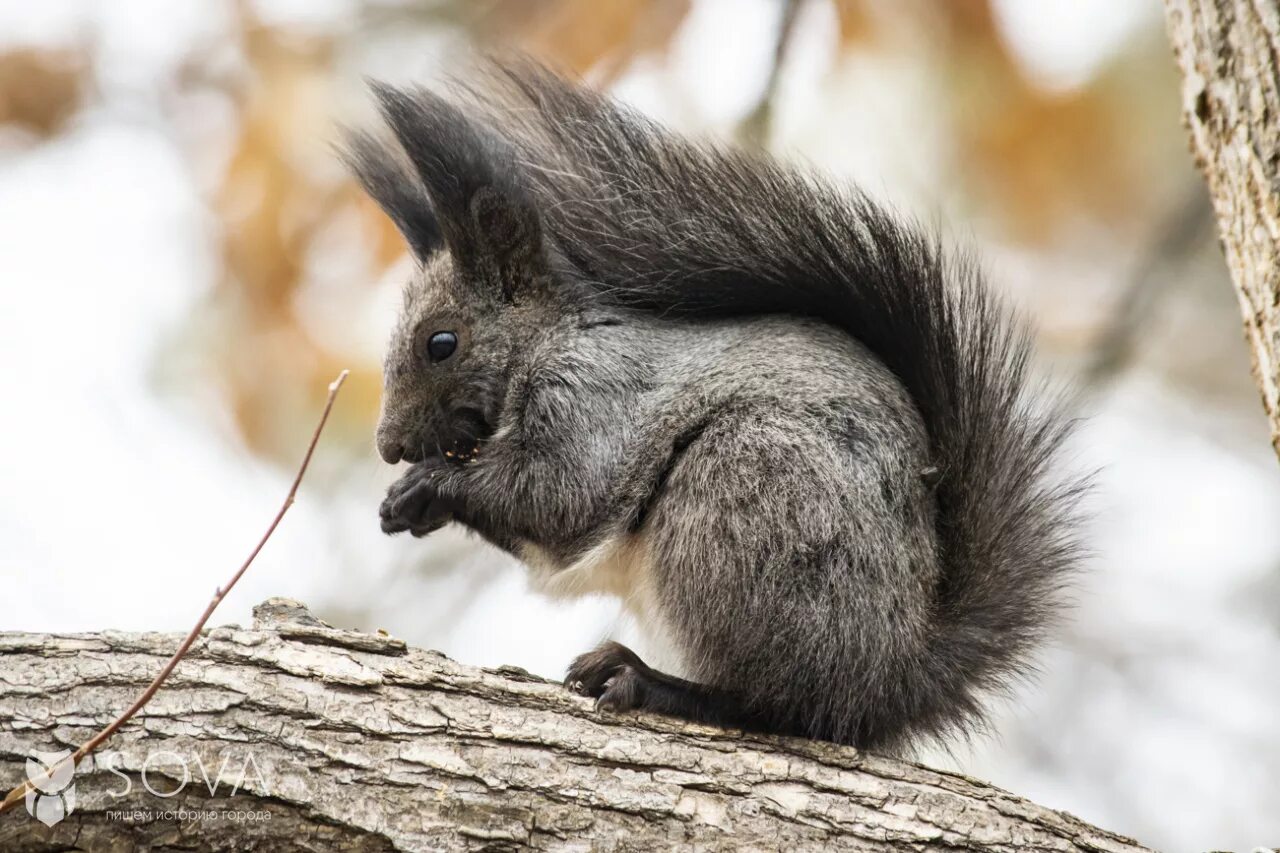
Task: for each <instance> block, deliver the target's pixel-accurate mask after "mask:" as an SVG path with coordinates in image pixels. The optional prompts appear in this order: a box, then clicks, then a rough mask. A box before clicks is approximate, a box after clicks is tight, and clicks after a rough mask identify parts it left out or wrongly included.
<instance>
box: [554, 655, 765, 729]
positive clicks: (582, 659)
mask: <svg viewBox="0 0 1280 853" xmlns="http://www.w3.org/2000/svg"><path fill="white" fill-rule="evenodd" d="M564 684H565V687H566V688H568V689H569V690H571V691H573V692H574V693H577V694H579V695H581V696H589V697H592V698H594V699H595V700H596V710H598V711H613V712H619V713H623V712H627V711H649V712H652V713H655V714H664V715H666V716H669V717H678V718H680V719H684V720H689V721H690V722H695V723H704V724H710V725H718V726H724V727H728V728H746V729H756V728H759V727H760V721H757V720H754V719H753V715H750V714H748V713H746V712H745V711H744V709H743V705H742V702H741V701H740V700H739V699H738V697H736V696H734V695H733V694H732V693H729V692H727V691H723V690H719V689H717V688H714V687H708V686H706V685H703V684H696V683H694V682H692V681H685V680H684V679H682V678H676V677H675V676H672V675H667V674H665V673H662V672H658V671H657V670H655V669H653V668H652V667H650V666H648V665H647V664H646V663H645V662H644V661H643V660H641V659H640V656H639V655H637V654H636V653H635V652H633V651H631V649H629V648H627V647H626V646H624V645H622V644H621V643H615V642H606V643H603V644H601V645H600V646H598V647H597V648H595V649H594V650H592V651H590V652H587V653H586V654H582V655H579V656H578V657H576V658H575V659H574V661H573V663H572V664H570V666H569V671H568V674H567V675H566V677H565V680H564Z"/></svg>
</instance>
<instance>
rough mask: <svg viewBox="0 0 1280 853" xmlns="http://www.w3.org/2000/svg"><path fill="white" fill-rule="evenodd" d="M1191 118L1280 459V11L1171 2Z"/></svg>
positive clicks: (1250, 2) (1241, 3) (1240, 2)
mask: <svg viewBox="0 0 1280 853" xmlns="http://www.w3.org/2000/svg"><path fill="white" fill-rule="evenodd" d="M1165 8H1166V12H1167V16H1166V17H1167V20H1168V25H1169V36H1170V38H1171V39H1172V41H1173V48H1174V54H1175V56H1176V57H1177V61H1178V65H1179V67H1180V68H1181V69H1182V75H1183V83H1182V112H1183V119H1184V121H1185V123H1186V125H1187V128H1188V129H1189V130H1190V132H1191V147H1192V151H1193V153H1194V154H1195V157H1196V163H1197V164H1198V165H1199V166H1200V168H1201V170H1202V171H1203V172H1204V175H1205V178H1206V180H1207V181H1208V182H1209V192H1210V194H1211V195H1212V197H1213V206H1214V210H1215V212H1216V214H1217V217H1218V227H1219V229H1220V233H1221V235H1222V245H1223V250H1224V252H1225V253H1226V257H1227V265H1228V267H1230V270H1231V278H1232V281H1234V282H1235V288H1236V293H1237V295H1238V296H1239V299H1240V308H1241V311H1242V312H1243V315H1244V329H1245V335H1246V336H1247V338H1248V340H1249V346H1250V348H1251V349H1252V351H1253V370H1254V378H1255V379H1256V380H1257V382H1258V387H1259V388H1260V389H1261V391H1262V402H1263V405H1264V406H1265V407H1266V412H1267V417H1268V418H1269V419H1270V422H1271V443H1272V446H1273V447H1274V448H1275V450H1276V453H1277V454H1280V264H1277V245H1278V244H1280V76H1277V75H1278V74H1280V70H1278V69H1280V5H1278V4H1277V3H1276V2H1275V0H1166V4H1165Z"/></svg>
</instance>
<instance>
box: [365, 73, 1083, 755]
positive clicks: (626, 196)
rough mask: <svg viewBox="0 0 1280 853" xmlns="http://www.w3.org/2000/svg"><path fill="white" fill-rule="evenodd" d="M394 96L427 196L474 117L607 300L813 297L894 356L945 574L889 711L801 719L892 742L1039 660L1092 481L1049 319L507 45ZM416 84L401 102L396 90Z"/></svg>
mask: <svg viewBox="0 0 1280 853" xmlns="http://www.w3.org/2000/svg"><path fill="white" fill-rule="evenodd" d="M382 97H383V100H384V112H385V113H386V114H387V115H388V118H389V122H390V123H391V125H392V127H393V130H395V132H396V135H397V138H398V142H399V143H400V145H402V146H403V148H404V150H405V151H406V152H407V154H408V158H409V160H410V161H412V162H413V163H415V164H416V165H417V166H418V169H419V172H420V174H421V176H422V178H423V179H424V180H426V182H427V190H428V192H427V195H432V193H431V178H430V175H429V174H428V173H429V172H430V171H431V168H430V164H428V167H427V168H425V170H424V166H423V162H424V160H430V159H431V158H432V157H434V158H436V159H437V161H440V158H442V157H443V158H444V159H443V162H444V163H445V164H446V165H447V162H448V156H447V155H442V154H441V153H440V151H441V149H442V146H444V147H448V146H449V145H456V144H458V138H457V133H456V131H457V127H456V126H455V125H456V123H457V122H458V121H465V122H467V123H468V126H469V127H471V128H472V129H473V130H474V131H475V134H477V135H475V136H472V137H467V136H466V134H462V137H463V145H464V146H465V145H466V144H467V142H466V140H467V139H468V138H470V139H471V143H470V144H472V146H473V148H474V147H477V146H478V147H480V148H486V149H487V150H489V151H491V152H501V153H500V154H498V155H496V156H499V157H501V158H503V159H509V160H510V161H511V162H513V163H514V164H516V167H515V168H514V169H513V170H511V171H510V172H504V175H506V177H504V179H503V180H504V181H509V182H511V183H512V185H513V186H515V187H516V189H515V190H514V192H516V193H518V195H519V197H520V198H521V199H522V204H525V205H527V206H529V207H530V208H531V209H533V210H535V211H537V219H538V222H539V227H540V229H541V231H540V233H541V235H542V237H541V239H543V240H545V243H546V244H547V245H548V246H550V247H551V251H553V252H554V255H555V257H556V259H557V261H556V263H557V264H558V265H560V266H562V267H563V268H566V269H569V270H572V276H573V278H574V286H575V287H577V288H581V289H582V290H583V292H584V293H586V295H587V296H588V298H589V299H591V300H593V301H597V302H600V303H603V304H613V305H617V306H619V307H620V308H623V309H626V310H628V311H635V312H641V313H644V314H647V315H652V316H654V317H666V318H680V319H682V320H691V321H698V320H710V319H713V318H716V319H719V318H728V317H753V316H757V315H790V316H795V317H801V318H811V319H814V320H818V321H821V322H822V323H825V324H829V325H830V326H833V327H835V328H837V329H839V330H841V331H842V332H844V333H846V334H847V335H849V336H850V337H852V338H853V339H855V340H856V341H857V342H859V344H860V345H861V347H864V348H865V350H866V351H868V352H869V353H871V354H872V356H874V358H875V359H876V360H877V361H878V362H879V363H880V364H882V365H883V366H884V367H885V368H887V371H888V372H889V373H890V374H892V376H893V377H894V378H895V379H896V381H897V382H898V383H900V384H901V386H902V388H904V389H905V391H906V394H907V395H908V396H909V398H910V401H911V402H912V403H913V404H914V407H915V410H916V411H917V412H918V414H919V419H920V422H921V423H922V425H923V432H924V436H925V450H924V452H923V456H924V459H925V462H926V464H924V465H923V466H921V469H920V470H919V471H918V472H917V474H918V476H919V477H920V478H921V479H922V481H923V482H924V483H925V484H926V486H927V487H928V488H927V493H928V495H929V496H930V497H931V500H932V507H931V512H930V515H929V517H930V518H931V519H932V520H933V523H932V528H933V529H932V534H933V545H932V551H933V554H934V555H935V556H934V559H935V560H936V572H935V573H934V575H935V576H934V580H933V581H932V582H933V584H934V585H935V586H936V589H934V590H931V596H930V600H929V601H927V602H924V603H923V605H924V607H925V609H926V610H927V613H928V619H929V628H928V630H927V632H926V640H925V643H926V646H927V647H926V648H925V649H924V650H923V651H922V652H921V653H920V654H919V655H918V658H917V659H915V660H913V661H912V663H911V664H910V665H909V666H904V667H900V670H901V671H899V672H897V674H895V675H894V676H892V677H893V678H894V679H895V680H897V681H898V682H900V683H898V684H896V685H895V686H893V687H890V686H886V687H884V689H882V690H879V691H877V695H876V696H875V697H867V699H868V701H875V702H878V703H880V705H881V706H882V707H881V708H879V709H878V711H877V713H875V714H872V715H860V714H853V713H849V714H845V715H843V716H841V718H840V720H839V721H837V722H835V723H830V724H821V721H817V722H815V723H814V724H813V725H811V726H809V728H808V729H807V730H806V731H801V732H800V733H806V734H812V735H814V736H818V737H826V738H830V739H833V740H839V741H846V742H856V743H858V744H859V745H863V746H867V745H870V746H885V745H893V744H897V743H900V742H902V741H903V739H904V738H907V737H910V736H913V735H925V736H927V735H939V734H942V733H945V732H949V731H955V730H957V729H959V730H963V729H965V728H967V727H971V726H972V725H975V724H978V723H980V722H981V719H982V709H981V701H980V700H981V697H982V695H983V694H984V693H985V692H987V691H990V690H998V689H1001V688H1004V687H1006V686H1007V685H1008V684H1009V682H1010V681H1011V680H1012V679H1015V678H1017V677H1018V676H1020V675H1022V674H1023V673H1025V672H1026V671H1027V668H1028V666H1029V664H1028V657H1029V653H1030V652H1031V651H1032V649H1033V648H1034V647H1035V646H1036V645H1037V643H1038V642H1039V641H1040V640H1041V639H1042V638H1043V636H1044V634H1045V632H1046V630H1047V629H1048V627H1049V626H1050V625H1052V624H1053V621H1054V616H1055V614H1056V613H1057V612H1058V608H1059V592H1060V589H1061V587H1062V586H1063V585H1064V583H1065V582H1066V581H1067V580H1069V578H1070V576H1071V574H1072V572H1073V570H1074V569H1075V568H1076V565H1077V563H1078V559H1079V549H1078V547H1077V542H1076V539H1075V529H1076V522H1077V516H1078V505H1079V498H1080V496H1081V494H1082V493H1083V491H1084V489H1085V483H1084V481H1083V480H1081V479H1070V478H1066V479H1062V478H1057V477H1055V475H1054V472H1053V470H1052V467H1053V463H1054V461H1055V459H1056V457H1057V455H1058V453H1059V451H1060V449H1061V447H1062V445H1063V443H1064V441H1065V439H1066V438H1067V436H1068V434H1069V431H1070V426H1071V421H1070V419H1069V418H1067V417H1066V416H1065V414H1064V412H1063V411H1062V409H1061V407H1059V406H1057V405H1055V404H1053V403H1052V401H1046V400H1045V399H1044V397H1043V395H1042V394H1041V393H1040V390H1041V389H1038V388H1036V387H1033V383H1031V381H1030V380H1029V374H1028V369H1029V359H1030V355H1031V345H1030V337H1029V333H1028V331H1027V329H1026V327H1025V325H1024V324H1023V323H1021V322H1020V321H1019V320H1018V319H1017V318H1016V317H1015V316H1014V315H1013V314H1012V313H1011V312H1010V311H1009V310H1008V309H1007V308H1006V307H1005V306H1003V305H1002V304H1001V303H1000V301H999V300H998V299H997V298H996V296H995V295H994V294H993V293H992V292H991V291H990V290H989V289H988V288H987V286H986V285H985V283H984V281H983V280H982V277H981V275H980V272H979V270H978V269H977V267H976V265H975V264H974V263H973V262H971V261H970V260H969V259H967V258H964V257H957V256H955V255H951V254H947V253H944V252H943V251H942V250H941V248H940V247H939V245H938V244H937V242H936V241H935V240H934V239H933V238H931V237H930V236H928V235H926V234H925V233H924V232H922V231H921V230H920V229H919V228H917V227H915V226H913V225H911V224H909V223H906V222H904V221H903V220H902V219H900V218H898V217H896V216H894V215H892V214H891V213H889V212H888V211H887V210H885V209H884V208H883V207H881V206H880V205H878V204H877V203H875V202H873V201H872V200H870V199H869V198H867V197H866V196H864V195H862V194H861V193H859V192H857V191H854V190H849V189H844V188H836V187H834V186H833V185H831V184H830V183H828V182H827V181H825V180H823V179H821V178H819V177H816V176H814V175H812V174H809V173H806V172H804V171H800V170H797V169H794V168H790V167H787V166H784V165H781V164H779V163H778V162H776V161H775V160H773V159H772V158H770V157H768V156H766V155H763V154H759V153H753V152H747V151H740V150H734V149H729V148H724V147H719V146H716V145H712V144H705V143H699V142H694V141H690V140H687V139H684V138H681V137H678V136H676V135H674V134H672V133H670V132H669V131H667V130H665V129H664V128H662V127H660V126H659V125H657V124H655V123H653V122H652V121H650V120H648V119H646V118H644V117H643V116H640V115H638V114H636V113H635V112H633V111H631V110H629V109H627V108H626V107H623V106H620V105H619V104H617V103H616V102H614V101H612V100H610V99H608V98H607V97H605V96H603V95H601V94H598V93H595V92H593V91H590V90H588V89H586V88H583V87H581V86H578V85H576V84H573V83H570V82H567V81H565V80H563V79H562V78H560V77H558V76H556V75H555V74H552V73H550V72H548V71H546V70H544V69H541V68H539V67H537V66H534V65H532V64H529V63H516V64H506V65H504V64H494V65H492V66H491V67H490V68H489V71H488V75H487V79H486V80H484V81H483V82H481V83H479V84H476V85H472V86H470V87H464V88H462V89H460V94H459V95H458V98H460V99H461V106H457V107H454V106H449V107H447V108H446V107H444V106H443V104H444V103H445V102H444V100H443V99H437V98H436V96H427V95H425V94H420V95H418V96H407V95H404V94H403V93H397V94H394V95H387V94H386V93H384V94H383V96H382ZM396 97H399V98H401V99H402V101H401V102H400V103H401V107H402V109H401V112H402V115H400V116H399V118H397V117H396V113H395V109H394V108H390V107H387V106H386V104H387V102H388V98H390V99H391V101H394V99H395V98H396ZM413 97H417V98H419V99H420V100H419V101H418V103H419V104H420V105H422V104H425V105H426V106H424V107H423V109H424V110H427V109H434V110H436V111H437V112H439V111H440V110H446V109H447V111H453V112H449V113H448V114H449V116H451V118H450V119H449V121H447V122H444V123H443V124H440V123H437V125H435V126H436V128H437V132H435V133H434V134H433V133H431V132H429V131H430V126H429V123H428V124H424V123H422V122H421V121H419V122H418V123H417V124H416V125H415V124H414V122H413V121H411V120H409V119H407V118H405V115H407V113H405V110H406V109H407V107H405V106H404V105H405V104H407V103H409V101H408V100H403V99H406V98H408V99H412V98H413ZM423 99H425V100H423ZM444 125H449V126H450V127H451V128H452V129H451V130H450V133H449V135H448V138H447V139H445V138H442V135H441V133H439V132H438V131H439V128H440V127H443V126H444ZM357 141H358V142H359V141H360V140H357ZM361 144H362V145H363V146H364V147H363V148H358V149H357V151H356V154H357V156H356V158H355V159H356V161H357V162H356V166H357V172H358V173H359V174H360V175H361V177H362V179H363V180H364V183H365V185H366V187H367V188H369V189H370V191H371V193H373V194H374V195H375V197H376V198H378V199H379V201H381V202H382V203H383V205H384V207H386V208H387V209H388V211H389V212H390V213H391V214H392V216H393V217H395V218H396V219H397V221H398V222H399V223H400V224H401V227H402V230H405V229H406V223H408V224H409V228H410V229H412V228H413V225H412V221H411V220H413V219H414V217H418V218H422V217H421V216H420V215H419V213H418V211H419V207H420V205H419V202H418V201H415V200H414V199H413V198H412V193H411V192H410V191H408V190H406V189H405V188H404V186H403V181H402V180H399V179H396V178H394V177H393V176H391V175H392V172H391V169H392V167H391V166H389V165H386V164H385V163H383V162H381V161H380V160H379V159H378V156H379V155H377V154H376V152H375V151H374V149H373V148H372V147H370V146H369V144H368V142H367V140H365V141H364V142H362V143H361ZM458 156H462V155H458ZM466 156H467V157H469V158H475V157H477V156H479V155H477V154H476V151H475V150H472V151H471V152H470V153H469V154H467V155H466ZM443 169H444V166H441V165H440V162H437V163H436V170H437V171H442V170H443ZM393 188H394V189H393ZM433 198H434V197H433ZM406 199H408V200H407V201H406ZM406 234H407V235H408V234H409V232H408V231H406ZM410 240H411V242H413V237H412V236H410ZM384 527H385V523H384ZM406 527H408V525H406ZM401 529H405V528H401ZM495 541H496V540H495ZM632 665H633V666H643V664H642V663H640V662H639V661H635V662H633V664H632ZM614 671H615V673H616V671H617V670H616V668H615V670H614ZM571 678H572V676H571ZM597 695H598V694H597ZM707 701H708V702H709V703H710V705H715V704H716V703H717V702H720V703H724V702H729V701H731V700H730V699H725V698H724V697H717V696H714V695H713V696H712V698H711V699H709V700H707ZM657 709H658V710H662V708H661V707H657ZM706 717H707V718H708V719H718V718H717V717H716V715H715V714H714V713H712V712H711V711H707V712H706ZM728 717H729V718H730V719H731V720H732V715H728ZM747 722H750V720H747ZM765 727H770V725H768V724H766V726H765ZM772 727H775V728H776V727H779V725H778V724H774V725H773V726H772ZM790 728H795V726H790Z"/></svg>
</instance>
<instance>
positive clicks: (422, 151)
mask: <svg viewBox="0 0 1280 853" xmlns="http://www.w3.org/2000/svg"><path fill="white" fill-rule="evenodd" d="M371 85H372V88H373V91H374V94H375V95H376V96H377V98H378V104H379V106H380V108H381V110H382V115H383V117H384V118H385V119H386V121H387V124H388V125H390V127H391V130H392V132H394V133H395V136H396V139H397V140H399V142H400V144H401V145H402V146H403V147H404V150H405V153H406V154H407V155H408V157H409V160H410V162H412V163H413V165H414V168H415V169H417V171H418V175H419V177H420V178H421V179H422V186H423V187H424V188H425V190H426V194H427V196H428V197H429V198H430V199H431V205H432V207H433V209H434V210H435V215H436V219H437V221H438V222H439V228H440V232H441V234H442V235H443V238H444V242H445V244H446V245H447V246H448V247H449V252H450V254H452V255H453V258H454V261H455V262H456V263H458V264H459V265H460V266H461V267H463V268H464V269H470V270H473V271H479V270H489V271H492V272H496V273H498V278H499V280H500V281H502V282H503V288H504V291H506V293H505V295H506V296H508V297H509V296H511V295H512V292H511V291H512V290H514V289H515V288H516V287H518V286H519V283H520V281H521V280H523V279H525V278H527V277H528V275H530V274H533V273H536V272H538V271H539V270H538V269H537V268H536V267H537V265H539V264H540V262H541V258H542V229H541V226H540V224H539V220H538V214H537V211H536V210H535V209H534V205H533V201H532V199H531V198H530V196H529V194H528V192H527V191H526V190H525V189H524V188H523V187H522V185H521V181H520V176H519V174H518V173H517V171H516V168H515V152H514V151H512V150H510V148H509V147H508V146H507V145H506V144H505V143H504V142H503V141H502V140H500V139H499V138H498V137H496V136H495V135H494V134H493V133H492V132H490V131H489V130H488V129H487V128H484V127H483V126H481V125H480V124H478V123H477V122H475V121H473V120H472V119H470V118H468V117H467V116H466V115H465V114H464V113H463V112H462V110H460V109H458V107H457V106H455V105H454V104H452V103H450V102H449V101H447V100H445V99H444V98H442V97H440V96H439V95H436V94H434V93H432V92H429V91H426V90H415V91H414V92H412V93H410V92H406V91H404V90H401V89H396V88H394V87H392V86H388V85H386V84H383V83H373V84H371Z"/></svg>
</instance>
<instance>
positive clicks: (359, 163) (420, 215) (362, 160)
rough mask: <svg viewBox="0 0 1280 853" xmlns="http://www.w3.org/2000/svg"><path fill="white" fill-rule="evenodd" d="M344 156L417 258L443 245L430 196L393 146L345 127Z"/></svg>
mask: <svg viewBox="0 0 1280 853" xmlns="http://www.w3.org/2000/svg"><path fill="white" fill-rule="evenodd" d="M343 138H344V139H343V142H344V144H343V145H342V148H341V155H342V159H343V160H344V161H346V164H347V167H348V168H349V169H351V171H352V173H353V174H354V175H355V176H356V180H358V181H359V182H360V185H361V186H362V187H364V191H365V192H366V193H368V194H369V197H370V198H372V199H373V200H374V201H376V202H377V203H378V206H379V207H381V208H382V210H383V212H384V213H386V214H387V216H389V217H391V221H392V222H394V223H395V225H396V228H397V229H398V230H399V231H400V234H401V235H402V236H403V237H404V239H405V241H406V242H408V244H409V248H410V249H411V250H412V251H413V255H414V257H416V258H417V259H418V260H419V261H425V260H426V259H427V258H428V257H429V256H430V255H431V254H432V253H433V252H435V251H438V250H439V249H441V248H443V247H444V236H443V235H442V234H441V233H440V223H439V221H438V220H437V219H436V215H435V213H434V212H433V211H432V209H431V199H430V198H428V197H427V193H426V191H425V190H424V189H423V188H422V185H421V184H420V183H419V182H418V180H417V178H416V177H415V176H414V175H413V166H412V165H410V164H409V163H407V162H405V158H404V154H403V153H401V152H399V151H396V150H394V148H393V146H392V145H390V144H387V143H385V142H383V141H382V140H379V139H377V138H375V137H374V136H373V135H371V134H368V133H365V132H363V131H358V130H351V129H349V128H348V129H345V130H344V131H343Z"/></svg>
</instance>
